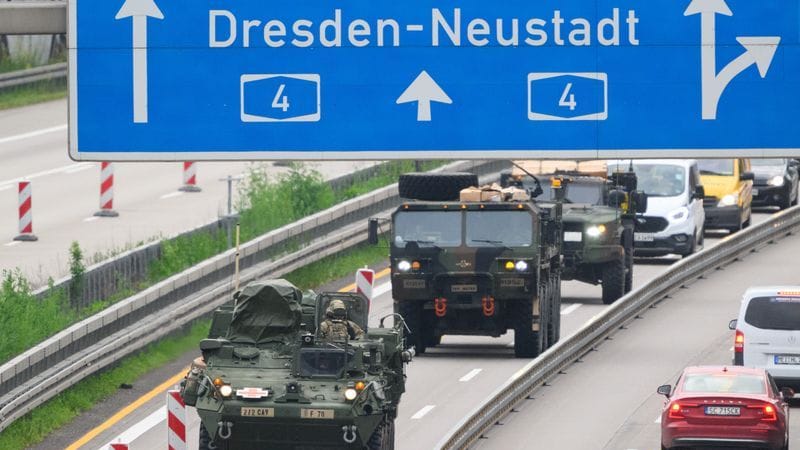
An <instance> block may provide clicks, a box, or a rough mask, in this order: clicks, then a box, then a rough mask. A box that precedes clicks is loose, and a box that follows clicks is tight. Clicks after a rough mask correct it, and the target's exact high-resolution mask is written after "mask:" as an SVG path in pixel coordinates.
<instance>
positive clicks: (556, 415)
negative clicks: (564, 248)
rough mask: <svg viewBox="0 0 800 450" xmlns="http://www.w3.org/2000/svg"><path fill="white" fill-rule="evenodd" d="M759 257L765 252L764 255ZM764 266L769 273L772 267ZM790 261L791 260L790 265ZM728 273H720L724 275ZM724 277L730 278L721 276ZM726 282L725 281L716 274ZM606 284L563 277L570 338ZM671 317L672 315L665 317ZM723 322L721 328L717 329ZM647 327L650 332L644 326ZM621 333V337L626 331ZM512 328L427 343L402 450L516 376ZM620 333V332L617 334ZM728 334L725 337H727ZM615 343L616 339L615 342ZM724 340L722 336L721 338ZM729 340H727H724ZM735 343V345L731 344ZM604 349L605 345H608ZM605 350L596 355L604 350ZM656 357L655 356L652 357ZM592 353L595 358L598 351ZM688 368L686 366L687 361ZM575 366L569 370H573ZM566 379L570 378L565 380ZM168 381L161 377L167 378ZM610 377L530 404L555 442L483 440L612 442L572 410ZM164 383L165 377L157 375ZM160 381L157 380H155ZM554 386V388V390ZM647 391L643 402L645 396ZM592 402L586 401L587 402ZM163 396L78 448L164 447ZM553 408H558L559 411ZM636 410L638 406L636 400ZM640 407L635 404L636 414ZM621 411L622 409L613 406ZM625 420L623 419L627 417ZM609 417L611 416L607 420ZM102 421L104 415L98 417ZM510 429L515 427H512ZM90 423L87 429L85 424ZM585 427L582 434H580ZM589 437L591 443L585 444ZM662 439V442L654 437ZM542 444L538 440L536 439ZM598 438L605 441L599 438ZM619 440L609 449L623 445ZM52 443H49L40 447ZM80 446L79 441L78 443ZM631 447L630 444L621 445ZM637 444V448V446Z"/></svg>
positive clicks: (649, 272)
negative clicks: (495, 334) (593, 433)
mask: <svg viewBox="0 0 800 450" xmlns="http://www.w3.org/2000/svg"><path fill="white" fill-rule="evenodd" d="M767 217H768V214H756V215H754V217H753V218H754V222H755V223H759V222H761V221H763V220H765V219H766V218H767ZM724 236H726V234H725V233H724V232H722V233H719V234H713V233H712V234H710V235H708V236H707V238H706V246H707V247H710V246H713V245H714V243H715V242H717V241H718V240H719V238H724ZM759 255H760V254H759ZM674 260H675V259H674V258H672V257H666V258H655V259H638V258H637V260H636V263H637V264H636V268H635V272H634V273H635V275H634V285H635V287H636V286H640V285H642V284H643V283H645V282H647V281H648V280H650V279H652V278H653V277H655V276H657V275H658V274H660V273H661V272H662V271H664V270H666V269H668V268H669V264H670V263H671V262H672V261H674ZM768 267H769V266H767V267H765V271H768ZM784 267H786V265H784ZM725 273H726V272H720V274H721V275H724V274H725ZM722 280H723V281H724V280H725V278H722ZM717 281H720V279H717ZM387 282H388V278H381V279H379V280H377V281H376V298H375V300H374V301H373V304H372V305H373V306H372V311H371V315H370V317H371V319H370V320H371V325H376V324H377V320H378V319H379V318H380V317H382V316H384V315H386V314H389V313H390V312H391V310H392V299H391V291H390V288H389V284H387ZM600 292H601V290H600V287H598V286H590V285H587V284H583V283H578V282H565V283H564V284H563V288H562V296H563V301H562V309H561V314H562V336H568V335H570V334H572V333H574V332H575V331H576V330H578V329H580V328H581V327H582V326H583V325H584V324H585V323H586V322H587V321H589V320H591V319H592V318H593V317H595V316H596V315H597V314H599V313H601V312H602V311H603V310H604V308H605V307H606V306H604V305H603V304H602V302H601V301H600ZM659 311H660V309H658V310H656V311H655V312H654V313H652V314H648V316H652V317H651V319H650V320H653V321H655V322H657V323H662V322H661V320H662V319H660V316H659ZM721 314H722V315H723V316H724V317H725V318H726V320H724V321H723V322H719V323H717V322H713V323H712V322H710V321H709V322H707V323H706V325H709V326H711V325H713V328H714V329H713V331H714V332H715V333H717V332H719V333H717V334H719V335H720V336H727V333H726V330H727V328H726V325H727V319H728V318H729V317H728V316H729V315H730V318H732V317H734V316H735V314H732V313H729V312H728V311H723V312H722V313H721ZM664 320H666V319H664ZM718 325H719V326H721V327H722V328H719V327H718ZM663 326H664V327H666V328H670V329H672V332H673V333H678V332H680V331H681V330H682V328H683V324H682V322H680V321H679V322H677V323H665V324H664V325H663ZM645 331H646V330H645ZM620 336H622V335H620ZM513 339H514V336H513V332H509V333H508V334H507V335H505V336H503V337H500V338H497V339H493V338H483V337H467V336H445V337H444V338H443V340H442V345H440V346H439V347H436V348H433V349H429V350H428V351H427V352H426V353H425V355H422V356H419V357H417V358H415V359H414V361H413V362H412V363H411V364H410V365H409V367H408V383H407V385H406V389H407V390H406V393H405V394H404V396H403V399H402V401H401V405H400V414H399V417H398V421H397V430H396V436H397V438H396V442H397V444H396V445H397V448H398V449H400V450H412V449H414V450H416V449H430V448H435V447H436V444H437V443H439V441H440V440H441V439H442V437H443V436H444V435H445V434H446V433H447V432H448V431H450V430H451V429H452V428H453V427H454V426H455V425H456V424H457V423H458V422H459V421H460V420H461V418H462V417H464V416H465V415H466V414H468V413H469V412H471V411H473V410H474V409H475V408H477V407H479V406H480V405H481V404H483V402H484V401H485V399H486V398H487V397H489V396H490V394H491V393H492V392H494V391H495V389H497V387H498V386H500V385H502V384H503V383H504V382H505V381H506V380H508V379H509V378H510V377H513V376H515V374H516V373H518V372H519V371H520V370H521V369H522V368H523V367H524V366H525V365H526V364H527V363H528V362H529V360H525V359H515V358H514V357H513ZM617 339H621V337H619V338H617ZM653 339H657V340H660V341H663V342H664V343H665V344H669V343H671V342H672V341H673V336H672V335H664V334H652V335H649V334H648V336H647V337H646V338H644V339H643V340H642V341H638V345H637V347H642V348H643V349H645V352H646V349H647V347H648V346H649V343H650V342H651V341H652V340H653ZM723 340H724V339H723ZM615 342H616V341H615ZM720 342H722V341H720ZM725 342H728V341H725ZM728 346H730V344H728ZM604 347H606V346H604ZM602 351H603V350H602V349H601V352H599V353H596V354H595V355H602ZM651 356H652V355H651ZM593 358H597V356H594V357H593ZM645 361H647V362H645V363H642V364H640V365H639V366H640V367H641V368H642V370H644V371H646V370H647V369H648V367H649V364H651V363H652V361H651V360H646V359H645ZM633 364H635V362H634V357H631V356H628V355H626V354H624V353H622V354H615V355H614V358H613V359H611V358H610V359H608V360H607V365H608V366H609V367H612V368H613V367H619V368H626V367H630V366H631V365H633ZM681 368H682V366H681ZM677 370H678V369H674V370H673V371H672V372H670V373H669V374H668V376H666V377H664V379H663V380H662V379H661V378H658V377H657V378H658V381H657V382H655V383H643V384H645V385H646V388H647V389H645V390H644V391H645V395H649V393H650V392H651V391H653V392H654V390H655V388H656V387H657V386H658V385H659V384H663V383H664V382H668V381H674V378H675V377H674V376H673V374H677ZM571 372H572V370H571V371H570V373H571ZM637 376H638V375H632V376H630V377H628V376H627V375H626V376H625V377H623V379H621V380H616V381H617V384H623V385H625V384H626V383H629V382H631V380H633V381H634V382H635V383H639V379H642V378H644V377H641V376H639V379H637V378H636V377H637ZM565 379H566V378H565ZM161 381H163V379H162V380H161ZM610 381H612V380H605V379H604V381H603V382H598V380H597V379H596V376H595V375H592V374H589V375H585V376H584V378H581V379H580V380H579V381H577V382H576V383H577V384H572V383H570V384H569V385H567V386H564V387H565V389H564V391H565V392H566V393H568V394H570V398H574V401H572V402H563V401H561V399H560V398H558V397H554V398H553V401H552V404H551V405H548V406H547V408H546V409H545V410H543V411H542V410H541V408H538V405H537V404H534V403H533V402H532V403H531V405H533V406H530V407H528V408H526V413H528V411H527V409H530V411H529V412H530V413H531V414H540V415H541V417H549V418H550V419H547V420H544V419H543V420H542V421H541V422H540V423H539V425H540V426H541V428H542V432H543V433H545V434H546V435H547V436H551V437H552V440H550V441H547V442H546V445H545V443H543V445H542V446H539V445H538V440H533V436H536V434H531V433H530V429H529V428H530V427H529V426H528V423H529V421H528V420H527V419H525V420H516V418H515V419H514V420H516V423H517V426H518V427H519V429H518V434H510V435H509V434H507V433H505V432H504V431H505V430H506V428H505V427H504V428H502V429H499V431H498V432H493V433H492V435H493V438H492V439H491V440H489V441H486V443H484V445H493V444H494V442H495V440H494V439H495V437H494V435H495V434H496V435H497V438H496V439H497V442H500V439H503V440H502V444H499V445H498V446H492V447H491V448H548V449H555V448H558V449H562V448H574V449H581V450H585V449H595V448H602V446H603V445H605V444H604V443H605V442H609V440H610V439H611V437H612V436H613V435H614V432H615V430H616V429H617V428H614V429H611V430H608V431H609V432H610V436H609V437H608V438H607V439H606V440H605V441H603V440H592V439H588V438H587V439H588V440H587V439H582V438H585V436H584V434H585V433H584V432H583V431H582V430H583V428H584V427H587V426H589V425H590V424H592V423H593V421H596V420H597V419H596V418H595V417H586V414H584V415H583V416H582V417H581V418H579V419H575V420H573V419H572V418H571V417H570V415H571V414H572V413H573V412H581V413H583V412H585V411H584V410H585V409H587V407H588V406H591V405H597V406H598V407H600V408H601V409H602V408H603V406H604V405H603V404H602V403H601V402H595V401H594V400H593V397H594V396H595V395H596V392H595V391H604V390H606V389H608V386H609V385H610ZM159 382H160V381H159ZM556 382H557V384H556V385H557V386H560V385H566V383H563V382H562V381H561V379H560V378H559V379H558V380H556ZM157 384H158V383H155V382H154V383H153V386H155V385H157ZM548 389H551V388H548ZM646 398H647V397H644V398H642V399H640V400H639V402H640V403H641V402H643V401H645V399H646ZM587 403H588V405H587ZM126 405H127V404H126V403H121V404H119V405H117V407H118V408H124V407H126ZM163 405H164V401H163V395H157V396H156V397H155V398H154V399H153V400H151V401H149V402H144V403H143V405H141V406H140V407H137V408H132V409H133V411H132V412H131V413H130V414H129V415H127V416H126V417H125V418H124V419H122V420H120V421H118V422H116V423H115V424H114V425H113V426H111V427H109V428H108V429H107V430H105V431H104V432H103V433H100V434H99V435H98V436H97V437H96V438H94V439H92V440H89V441H87V443H86V444H85V445H84V446H82V447H80V448H86V449H92V450H94V449H105V448H107V443H109V442H116V441H117V440H118V439H120V438H121V440H122V441H124V442H127V443H129V444H130V448H131V449H132V450H139V449H141V450H145V449H150V448H159V447H161V446H163V445H164V442H165V439H166V433H167V431H166V425H165V423H164V417H165V416H166V413H165V412H164V409H163ZM657 407H658V404H656V409H654V410H653V411H654V412H653V414H652V418H650V419H649V420H650V421H651V422H652V420H653V419H654V418H655V417H656V415H657V412H658V411H657ZM553 408H555V410H556V411H554V410H553ZM637 408H638V405H637ZM635 409H636V408H633V409H631V412H633V411H634V410H635ZM189 410H190V411H189V415H190V418H189V426H188V429H187V435H188V438H189V448H197V435H198V430H199V421H198V419H197V417H196V415H195V414H194V413H193V411H192V410H191V408H190V409H189ZM614 410H616V408H614ZM596 414H597V415H599V416H602V418H603V420H604V421H605V420H606V419H608V417H607V416H608V414H607V413H606V412H604V411H602V410H601V411H596ZM626 417H627V416H625V417H623V418H622V419H621V420H622V421H623V422H624V421H625V418H626ZM609 420H610V419H609ZM95 422H96V423H95V425H93V426H96V425H97V423H98V421H97V420H95ZM509 428H510V427H509ZM87 429H88V428H87ZM577 430H580V432H577V433H576V431H577ZM562 439H564V441H563V442H565V443H566V442H569V441H570V440H579V439H580V441H579V442H578V443H577V444H575V445H573V446H571V447H569V446H562V441H561V440H562ZM589 440H591V442H592V443H591V444H588V443H587V442H588V441H589ZM653 442H655V443H657V440H655V441H653ZM533 443H536V445H533ZM598 443H600V444H598ZM614 445H615V446H612V447H608V448H618V447H616V444H614ZM653 447H654V445H650V446H649V447H647V446H642V447H639V448H641V449H644V448H653ZM37 448H46V447H37ZM76 448H77V447H76ZM619 448H628V447H619ZM631 448H633V447H631Z"/></svg>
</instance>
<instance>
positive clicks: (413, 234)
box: [394, 211, 461, 248]
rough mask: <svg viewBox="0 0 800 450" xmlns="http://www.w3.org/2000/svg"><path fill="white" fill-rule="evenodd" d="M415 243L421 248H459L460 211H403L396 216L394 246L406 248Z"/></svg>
mask: <svg viewBox="0 0 800 450" xmlns="http://www.w3.org/2000/svg"><path fill="white" fill-rule="evenodd" d="M411 242H414V243H416V244H417V245H419V246H420V247H458V246H459V245H461V214H460V212H459V211H453V212H448V211H403V212H400V213H398V214H397V216H395V220H394V245H395V247H399V248H405V246H406V245H408V244H409V243H411Z"/></svg>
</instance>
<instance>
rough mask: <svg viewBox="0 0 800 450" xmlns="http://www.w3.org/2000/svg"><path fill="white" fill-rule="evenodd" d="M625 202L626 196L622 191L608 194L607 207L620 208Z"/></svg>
mask: <svg viewBox="0 0 800 450" xmlns="http://www.w3.org/2000/svg"><path fill="white" fill-rule="evenodd" d="M626 201H628V194H626V193H625V192H623V191H620V190H617V189H614V190H613V191H611V192H609V193H608V206H611V207H612V208H620V207H622V204H623V203H625V202H626Z"/></svg>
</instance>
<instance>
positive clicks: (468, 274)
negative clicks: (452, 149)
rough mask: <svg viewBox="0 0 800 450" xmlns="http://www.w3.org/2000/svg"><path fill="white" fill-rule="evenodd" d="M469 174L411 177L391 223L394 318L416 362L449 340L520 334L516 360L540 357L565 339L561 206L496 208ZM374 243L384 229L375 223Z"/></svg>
mask: <svg viewBox="0 0 800 450" xmlns="http://www.w3.org/2000/svg"><path fill="white" fill-rule="evenodd" d="M477 185H478V179H477V176H475V175H472V174H437V175H434V174H405V175H403V176H401V178H400V183H399V188H400V195H401V197H403V198H405V199H408V200H407V201H405V202H403V203H402V204H401V205H400V206H399V207H398V208H397V209H396V210H395V211H394V213H393V214H392V218H391V226H392V228H391V239H390V240H391V242H390V258H391V276H392V295H393V297H394V310H395V313H398V314H400V315H402V316H403V317H404V318H405V321H406V324H407V325H408V327H409V335H408V337H407V342H408V343H409V344H410V345H413V346H414V348H415V349H416V353H417V354H421V353H424V352H425V350H426V349H427V348H429V347H433V346H436V345H438V344H439V343H440V341H441V338H442V336H443V335H445V334H449V335H480V336H493V337H498V336H501V335H503V334H505V333H506V332H507V330H514V353H515V356H517V357H521V358H531V357H536V356H537V355H539V353H541V352H542V351H544V350H545V349H547V348H548V347H549V346H551V345H553V344H555V343H556V342H557V341H558V339H559V332H560V317H561V315H560V309H561V298H560V277H561V270H562V268H561V235H562V229H561V210H560V203H548V204H540V203H538V202H534V201H530V200H517V201H497V200H498V198H497V197H499V195H498V194H499V193H498V192H496V191H491V190H487V191H485V192H480V191H479V192H478V193H477V195H479V196H484V197H486V199H485V200H486V201H482V200H483V199H481V198H480V197H476V198H475V199H473V200H471V201H461V200H462V198H461V197H460V195H459V194H460V193H461V191H462V189H463V188H467V187H470V186H477ZM370 225H371V226H370V236H371V241H372V242H373V243H375V242H377V227H378V222H377V221H375V220H372V221H371V222H370Z"/></svg>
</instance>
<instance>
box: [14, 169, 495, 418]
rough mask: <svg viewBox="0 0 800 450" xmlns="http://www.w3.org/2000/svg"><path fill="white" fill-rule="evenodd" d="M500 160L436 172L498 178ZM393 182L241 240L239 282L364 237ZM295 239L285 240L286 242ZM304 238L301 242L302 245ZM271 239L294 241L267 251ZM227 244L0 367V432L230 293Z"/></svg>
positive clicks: (390, 198)
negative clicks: (224, 249) (279, 252)
mask: <svg viewBox="0 0 800 450" xmlns="http://www.w3.org/2000/svg"><path fill="white" fill-rule="evenodd" d="M507 167H508V163H507V162H504V161H490V162H458V163H453V164H450V165H448V166H445V167H443V168H440V169H437V170H436V171H465V170H466V171H473V172H475V173H478V174H479V175H486V176H489V177H492V178H495V177H498V178H499V171H500V170H502V169H505V168H507ZM399 202H400V198H399V196H398V191H397V184H394V185H391V186H387V187H384V188H381V189H378V190H376V191H373V192H370V193H368V194H365V195H362V196H360V197H357V198H354V199H352V200H348V201H346V202H344V203H341V204H339V205H336V206H334V207H332V208H329V209H327V210H325V211H321V212H319V213H317V214H314V215H311V216H309V217H306V218H304V219H302V220H300V221H297V222H295V223H293V224H290V225H287V226H285V227H282V228H279V229H277V230H274V231H272V232H269V233H267V234H265V235H263V236H261V237H259V238H256V239H254V240H252V241H250V242H247V243H245V244H244V245H242V247H241V251H240V253H241V258H240V266H241V268H242V272H241V281H242V283H243V284H244V283H247V282H248V281H251V280H255V279H259V278H264V277H280V276H282V275H283V274H285V273H288V272H290V271H292V270H294V269H296V268H298V267H302V266H304V265H307V264H309V263H311V262H314V261H317V260H319V259H322V258H324V257H325V256H328V255H332V254H334V253H336V252H339V251H342V250H345V249H348V248H352V247H354V246H356V245H359V244H361V243H363V242H365V241H366V237H367V223H366V222H367V221H366V219H367V218H368V217H372V216H376V215H380V214H386V215H388V213H389V212H390V211H391V210H392V208H393V207H395V206H396V205H397V204H399ZM292 243H293V244H295V245H290V244H292ZM303 244H306V245H303ZM279 245H287V247H286V248H289V249H290V248H292V247H293V246H294V247H295V248H298V249H297V250H294V251H287V252H286V253H285V254H284V255H279V256H276V257H271V255H272V254H271V252H270V250H271V249H272V248H273V247H275V246H279ZM234 259H235V250H234V249H232V250H229V251H227V252H225V253H223V254H221V255H218V256H216V257H213V258H211V259H209V260H206V261H204V262H202V263H200V264H198V265H196V266H194V267H192V268H189V269H187V270H185V271H183V272H181V273H180V274H177V275H174V276H172V277H170V278H168V279H166V280H164V281H162V282H160V283H158V284H156V285H153V286H151V287H149V288H147V289H145V290H144V291H142V292H139V293H137V294H135V295H133V296H131V297H129V298H127V299H125V300H123V301H120V302H118V303H116V304H114V305H113V306H111V307H109V308H107V309H105V310H104V311H102V312H100V313H98V314H96V315H94V316H92V317H90V318H88V319H85V320H83V321H81V322H79V323H76V324H75V325H73V326H71V327H69V328H67V329H66V330H64V331H62V332H60V333H58V334H56V335H54V336H53V337H51V338H49V339H47V340H46V341H44V342H42V343H41V344H39V345H37V346H35V347H33V348H31V349H29V350H27V351H26V352H25V353H23V354H21V355H19V356H17V357H15V358H13V359H12V360H10V361H9V362H7V363H5V364H3V365H2V366H0V431H2V430H4V429H5V428H6V427H8V425H9V424H11V423H12V422H13V421H14V420H16V419H18V418H20V417H22V416H23V415H25V414H27V413H28V412H29V411H31V410H33V409H34V408H36V407H37V406H39V405H40V404H42V403H44V402H45V401H47V400H49V399H51V398H52V397H54V396H55V395H58V394H59V393H61V392H63V391H64V390H66V389H67V388H69V387H70V386H72V385H74V384H75V383H76V382H78V381H80V380H81V379H83V378H84V377H86V376H89V375H91V374H93V373H95V372H97V371H99V370H101V369H103V368H105V367H107V366H109V365H111V364H113V363H114V362H116V361H119V360H120V359H122V358H124V357H126V356H128V355H130V354H132V353H135V352H136V351H138V350H140V349H142V348H143V347H145V346H146V345H148V344H150V343H152V342H155V341H156V340H158V339H160V338H161V337H163V336H165V335H167V334H169V333H171V332H173V331H176V330H178V329H180V328H182V327H184V326H186V325H188V324H190V323H191V322H192V321H194V320H196V319H197V318H199V317H201V316H203V315H205V314H208V313H210V312H211V311H213V310H214V308H216V307H217V306H218V305H220V304H222V303H223V302H225V301H227V300H228V299H230V296H231V294H232V293H233V287H232V283H231V281H232V278H233V262H234Z"/></svg>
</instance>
